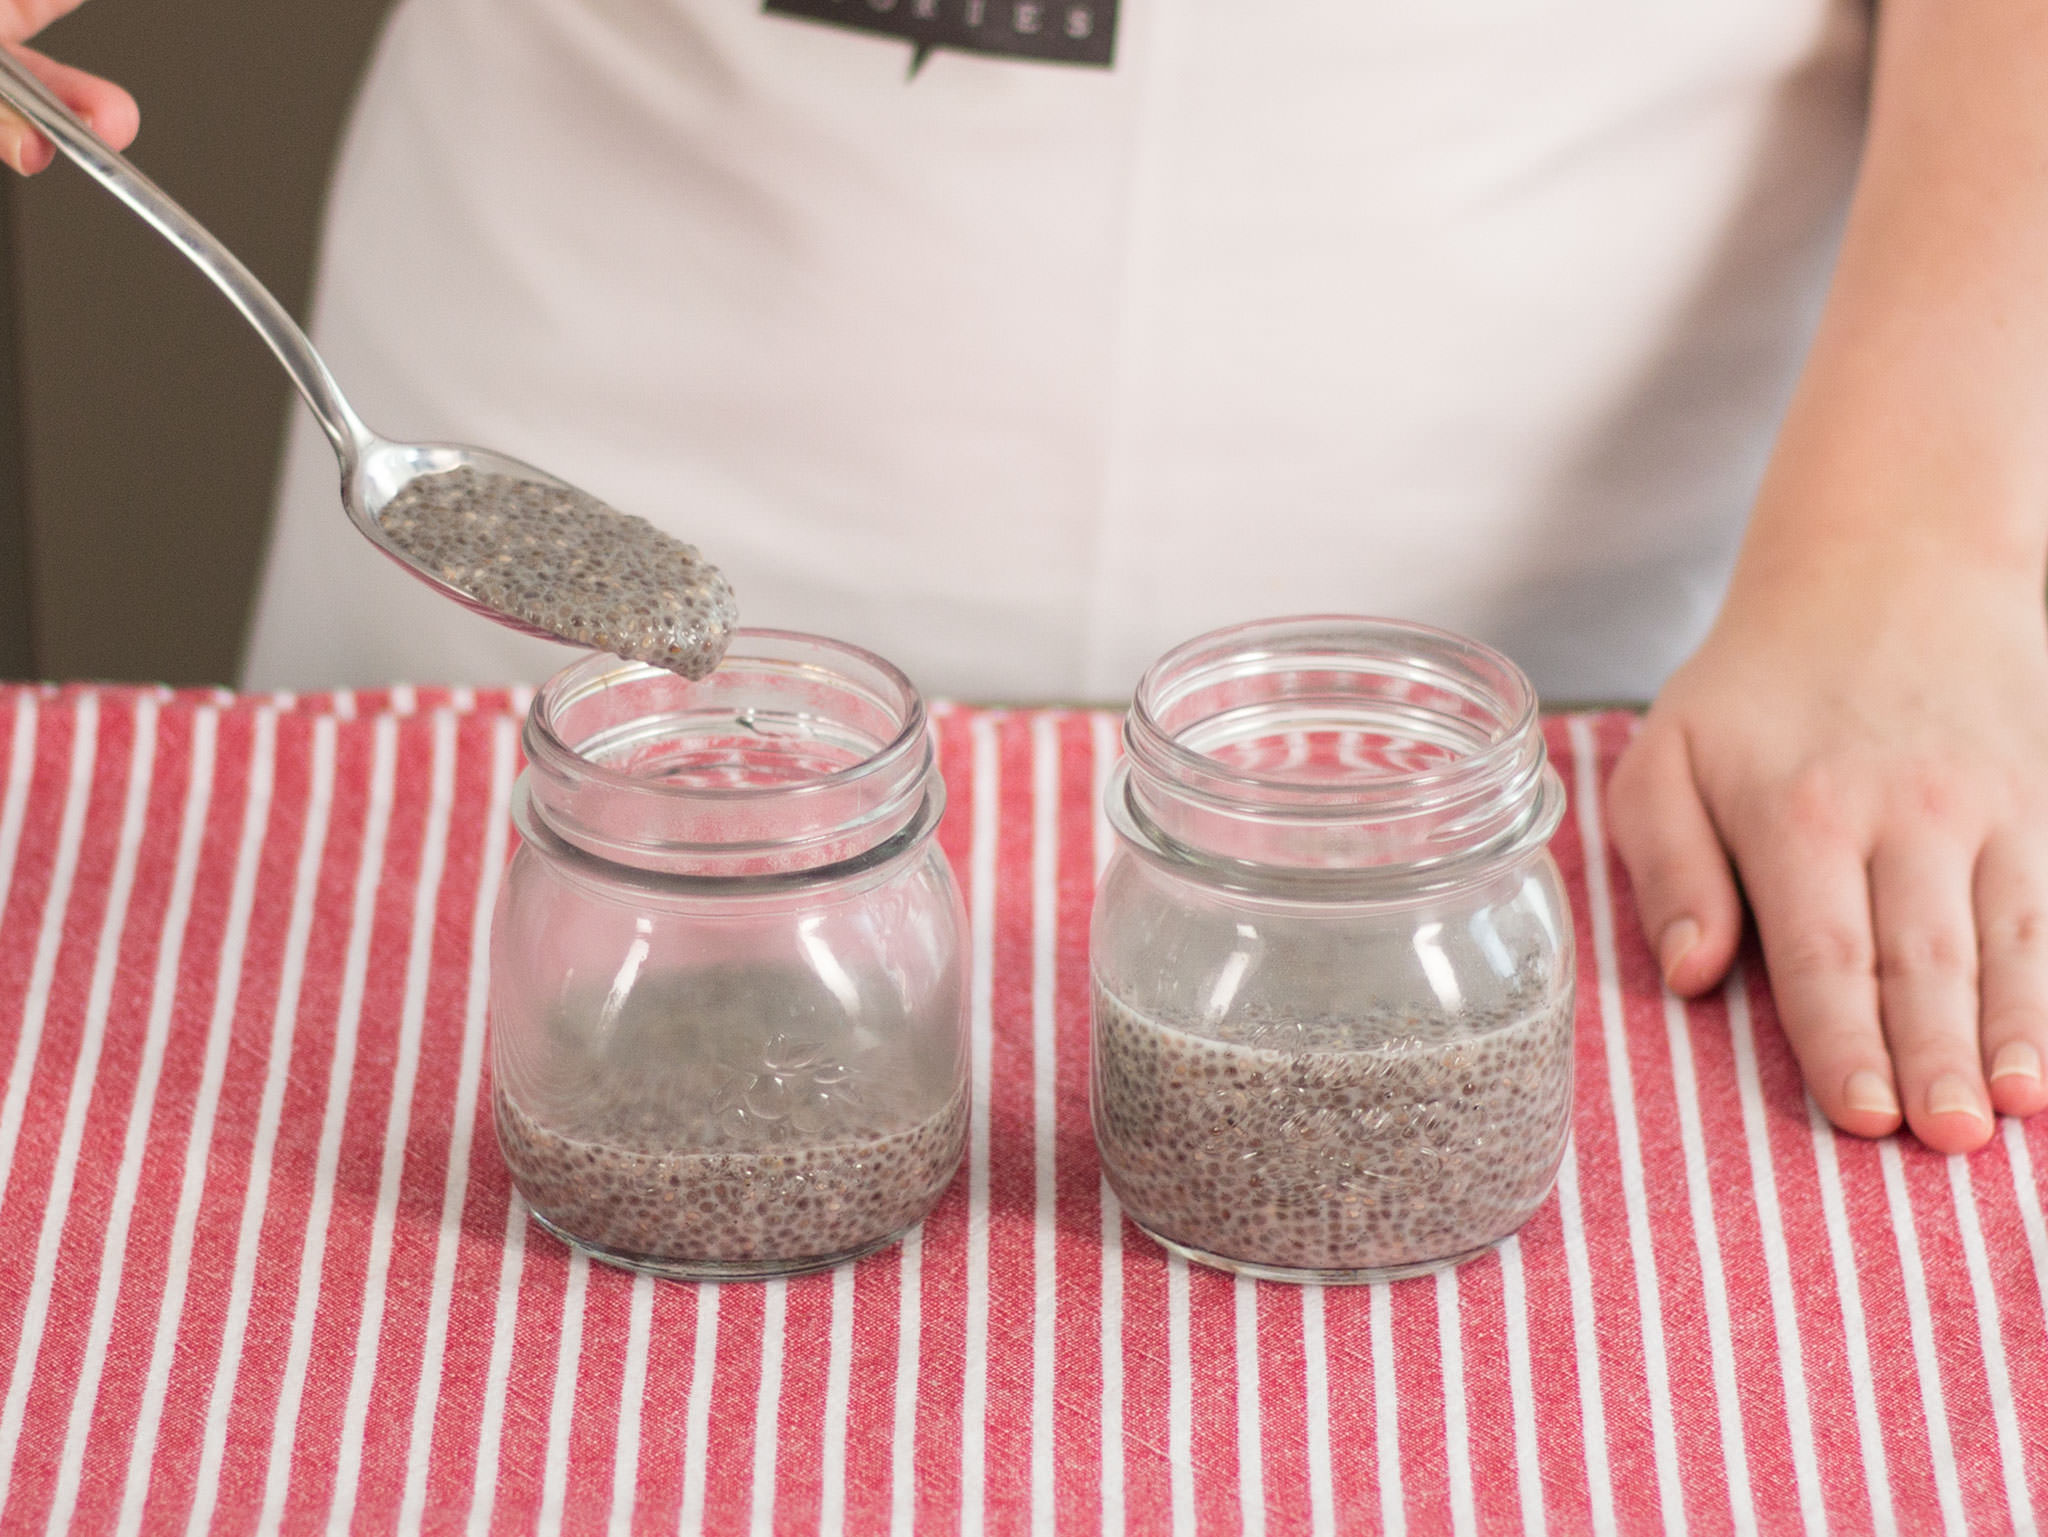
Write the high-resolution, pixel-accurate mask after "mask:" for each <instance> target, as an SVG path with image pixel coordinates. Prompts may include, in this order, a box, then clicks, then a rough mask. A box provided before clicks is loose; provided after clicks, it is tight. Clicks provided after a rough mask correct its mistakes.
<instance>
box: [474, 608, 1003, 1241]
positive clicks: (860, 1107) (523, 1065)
mask: <svg viewBox="0 0 2048 1537" xmlns="http://www.w3.org/2000/svg"><path fill="white" fill-rule="evenodd" d="M524 741H525V748H526V756H527V767H526V770H525V772H524V773H523V774H521V775H520V778H519V782H518V785H517V787H516V789H515V791H514V796H513V816H514V819H515V821H516V823H517V825H518V828H519V832H520V834H521V837H522V839H523V843H522V845H521V847H520V849H519V852H518V854H517V855H516V856H515V857H514V858H513V860H512V863H511V867H510V869H509V870H508V871H507V874H506V880H505V887H504V891H503V894H502V895H501V897H500V899H499V904H498V910H497V916H496V922H495V926H494V929H493V932H492V950H491V1038H492V1065H493V1073H494V1083H493V1093H494V1102H495V1107H496V1114H497V1126H498V1140H499V1144H500V1146H501V1147H502V1148H503V1150H504V1154H505V1160H506V1162H507V1164H508V1165H509V1166H510V1167H511V1170H512V1177H513V1181H514V1183H515V1184H516V1185H517V1186H518V1189H519V1191H520V1193H521V1194H522V1195H523V1196H525V1198H526V1200H527V1202H528V1204H529V1205H530V1206H531V1207H532V1208H533V1211H534V1214H535V1216H536V1217H538V1219H539V1220H540V1221H541V1223H542V1224H543V1225H545V1226H546V1227H548V1228H549V1229H550V1230H552V1231H553V1232H555V1233H556V1234H558V1235H559V1236H561V1237H563V1238H565V1239H567V1240H568V1241H570V1242H571V1243H574V1244H578V1245H580V1246H581V1247H583V1248H585V1249H587V1250H589V1251H590V1252H591V1253H592V1254H594V1255H596V1256H598V1257H600V1258H603V1259H607V1260H611V1261H615V1262H617V1263H620V1264H624V1265H628V1266H631V1267H634V1268H636V1269H641V1270H648V1271H652V1272H655V1273H657V1274H662V1275H670V1276H679V1277H698V1278H720V1277H740V1276H772V1275H788V1274H794V1273H796V1272H798V1271H803V1270H809V1269H815V1268H818V1267H820V1266H825V1265H830V1264H833V1263H836V1262H838V1261H840V1260H844V1259H849V1258H852V1257H853V1256H855V1255H859V1254H863V1253H866V1252H868V1251H869V1250H872V1249H876V1248H879V1247H881V1246H882V1245H884V1244H887V1243H889V1242H890V1241H892V1240H893V1239H895V1238H897V1237H898V1236H900V1235H901V1234H902V1233H903V1232H904V1231H905V1230H906V1229H908V1228H909V1227H910V1226H911V1225H912V1224H914V1223H916V1222H917V1221H918V1220H919V1219H920V1218H922V1217H923V1216H924V1214H925V1213H926V1212H927V1211H928V1210H929V1209H930V1208H931V1206H932V1205H933V1203H934V1202H935V1201H936V1200H937V1199H938V1197H939V1194H940V1192H941V1191H942V1190H944V1188H945V1186H946V1184H947V1183H948V1181H949V1180H950V1179H951V1178H952V1175H953V1171H954V1169H955V1167H956V1166H957V1165H958V1163H959V1161H960V1155H961V1151H962V1148H963V1147H964V1145H965V1138H966V1126H967V1091H966V1079H967V1050H966V1009H967V990H966V986H965V980H964V967H965V948H964V945H963V943H962V933H963V930H964V926H965V925H964V913H963V909H962V905H961V901H960V896H959V892H958V889H957V888H956V886H955V884H954V881H953V878H952V873H951V871H950V869H949V868H948V866H947V864H946V861H945V859H944V857H943V856H942V855H941V854H940V852H939V850H938V848H937V846H936V844H934V842H933V841H932V834H933V832H934V830H935V829H936V828H937V826H938V822H939V816H940V813H941V812H942V810H943V809H944V804H945V788H944V784H943V782H942V781H941V779H940V777H939V773H938V769H937V765H936V762H935V759H934V754H933V750H932V743H931V737H930V732H929V730H928V726H927V721H926V718H925V710H924V703H923V701H922V700H921V699H920V698H919V696H918V693H917V690H916V689H915V688H913V687H912V686H911V684H910V682H909V680H908V679H906V678H905V677H904V676H903V674H902V673H900V672H898V671H897V670H896V669H895V668H894V667H891V666H890V665H889V664H888V663H886V662H884V661H882V660H881V659H880V658H879V657H875V656H871V655H869V654H868V653H866V652H864V651H860V650H858V649H856V648H854V647H852V646H846V645H840V644H838V643H836V642H833V641H828V640H821V639H818V638H816V637H813V636H806V635H795V634H787V633H781V632H776V631H763V630H743V631H741V632H740V633H739V635H738V636H737V637H736V638H735V639H734V641H733V644H732V648H731V650H730V652H729V653H728V655H727V657H726V659H725V662H724V663H723V665H721V666H720V667H719V668H718V670H717V671H716V672H714V673H712V674H711V675H710V676H709V677H708V678H705V679H703V680H702V681H700V682H695V683H692V682H689V681H687V680H685V679H683V678H680V677H678V676H676V675H675V674H673V673H669V672H664V671H662V670H660V669H658V668H653V667H647V666H643V665H639V664H634V663H626V662H621V661H619V660H618V659H617V658H616V657H608V656H595V657H590V658H588V659H586V660H583V661H580V662H578V663H576V664H575V665H573V666H571V667H569V668H568V669H566V670H565V671H563V672H562V673H560V674H558V675H557V676H556V677H555V678H554V679H553V680H552V681H551V682H549V683H548V684H547V686H546V687H545V688H543V689H542V690H541V692H540V694H539V696H538V697H537V698H536V699H535V700H534V703H533V708H532V710H531V711H530V712H529V714H528V716H527V722H526V732H525V738H524Z"/></svg>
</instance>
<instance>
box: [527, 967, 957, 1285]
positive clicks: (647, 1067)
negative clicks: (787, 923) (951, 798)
mask: <svg viewBox="0 0 2048 1537" xmlns="http://www.w3.org/2000/svg"><path fill="white" fill-rule="evenodd" d="M816 989H817V978H816V977H814V976H804V975H801V974H792V973H791V972H789V971H785V970H778V969H770V968H729V969H714V970H711V971H708V972H705V973H697V974H692V975H689V976H686V977H678V978H657V979H655V981H654V982H653V984H652V985H651V986H648V985H645V984H643V986H642V987H641V988H639V989H636V990H635V992H634V993H633V994H632V995H630V996H629V997H628V998H627V999H626V1000H625V1001H624V1004H623V1006H622V1007H619V1008H616V1009H614V1010H613V1011H612V1017H611V1018H610V1019H609V1020H607V1021H602V1022H600V1023H599V1024H598V1025H597V1027H596V1028H593V1016H594V1015H596V1013H597V1011H596V1010H594V1009H593V1010H574V1011H564V1012H563V1014H561V1015H558V1016H557V1018H556V1020H555V1021H553V1022H552V1027H551V1029H550V1032H549V1033H550V1034H551V1036H552V1037H553V1039H552V1040H551V1041H550V1043H549V1046H548V1050H547V1053H546V1055H547V1058H548V1064H549V1065H548V1068H547V1072H546V1078H545V1082H544V1083H542V1084H538V1085H535V1084H526V1083H522V1082H521V1081H520V1073H519V1069H518V1064H517V1063H516V1062H514V1063H510V1064H504V1066H505V1067H507V1068H508V1069H509V1070H508V1071H501V1072H500V1074H499V1075H498V1078H497V1081H496V1083H495V1085H494V1090H493V1098H494V1104H495V1109H496V1119H497V1129H498V1143H499V1146H500V1147H501V1148H502V1149H503V1151H504V1154H505V1162H506V1164H507V1165H508V1166H509V1167H510V1169H511V1171H512V1178H513V1182H514V1184H516V1185H517V1186H518V1189H519V1192H520V1194H521V1195H523V1196H524V1197H525V1198H526V1200H527V1203H528V1204H529V1205H530V1206H531V1207H532V1208H533V1210H534V1213H535V1215H537V1216H538V1217H539V1218H540V1219H541V1221H542V1222H543V1223H545V1224H546V1225H547V1226H548V1227H549V1228H551V1229H553V1230H554V1231H555V1232H556V1233H557V1234H558V1235H559V1236H561V1237H563V1238H566V1239H568V1240H570V1241H571V1242H574V1243H576V1244H579V1245H581V1246H583V1247H584V1248H587V1249H590V1250H592V1251H593V1252H595V1253H597V1254H599V1255H600V1256H602V1257H605V1258H610V1259H615V1260H619V1261H622V1262H624V1263H627V1264H630V1265H634V1266H637V1267H640V1268H645V1269H651V1270H656V1271H667V1272H669V1273H672V1274H692V1275H711V1274H728V1275H744V1274H750V1273H759V1274H771V1273H772V1274H788V1273H792V1272H795V1271H798V1270H805V1269H813V1268H817V1267H819V1266H822V1265H828V1264H832V1263H835V1262H837V1261H839V1260H842V1259H848V1258H851V1257H853V1256H854V1255H857V1254H862V1253H865V1252H867V1251H869V1250H871V1249H875V1248H879V1247H880V1246H881V1245H883V1244H885V1243H887V1242H889V1241H890V1240H892V1239H894V1238H896V1237H897V1236H899V1235H900V1234H902V1233H903V1232H904V1231H905V1230H906V1229H908V1228H909V1227H911V1226H912V1225H913V1224H915V1223H916V1222H917V1221H918V1220H919V1219H920V1218H922V1217H923V1216H924V1214H925V1213H926V1212H927V1211H929V1210H930V1209H931V1207H932V1205H933V1203H934V1202H936V1201H937V1200H938V1198H939V1196H940V1194H941V1193H942V1192H943V1191H944V1190H945V1188H946V1186H947V1184H948V1183H949V1182H950V1181H951V1180H952V1177H953V1173H954V1170H955V1169H956V1168H957V1167H958V1165H959V1162H960V1156H961V1153H962V1151H963V1149H964V1148H965V1146H966V1137H967V1095H966V1091H965V1085H964V1083H962V1082H961V1081H960V1075H959V1073H958V1072H957V1071H955V1070H954V1068H953V1065H951V1064H947V1063H944V1062H940V1061H934V1060H920V1059H918V1058H916V1057H914V1056H912V1055H911V1054H910V1053H908V1052H906V1051H901V1050H897V1051H891V1050H889V1049H888V1047H887V1046H886V1045H884V1046H882V1047H881V1048H880V1049H878V1050H877V1049H870V1050H868V1051H865V1052H863V1051H861V1050H859V1049H858V1045H857V1043H858V1042H859V1041H860V1040H862V1039H864V1038H865V1039H868V1040H870V1041H872V1040H873V1039H874V1038H875V1037H877V1036H879V1037H881V1038H882V1039H883V1040H884V1041H897V1042H900V1041H901V1040H902V1039H903V1037H902V1036H901V1034H900V1032H895V1031H890V1030H886V1029H884V1030H882V1031H872V1030H862V1029H859V1028H857V1027H856V1028H853V1029H845V1028H842V1027H844V1026H845V1025H847V1023H848V1021H847V1020H846V1018H845V1016H844V1013H843V1011H840V1010H838V1009H836V1008H828V1009H824V1010H821V1009H819V1008H817V1007H816V1002H817V1000H816V998H815V996H814V994H815V991H816ZM870 1023H872V1022H870ZM856 1025H857V1022H856Z"/></svg>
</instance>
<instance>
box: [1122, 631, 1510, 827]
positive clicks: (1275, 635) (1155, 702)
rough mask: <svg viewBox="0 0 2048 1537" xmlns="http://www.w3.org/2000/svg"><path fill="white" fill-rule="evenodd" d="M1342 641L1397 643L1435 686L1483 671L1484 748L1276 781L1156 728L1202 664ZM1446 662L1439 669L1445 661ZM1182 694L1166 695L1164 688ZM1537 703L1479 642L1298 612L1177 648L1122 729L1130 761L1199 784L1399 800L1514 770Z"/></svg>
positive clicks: (1141, 692)
mask: <svg viewBox="0 0 2048 1537" xmlns="http://www.w3.org/2000/svg"><path fill="white" fill-rule="evenodd" d="M1347 639H1348V640H1349V642H1350V643H1351V644H1350V646H1349V649H1351V650H1353V651H1357V652H1360V653H1365V652H1368V651H1374V650H1390V649H1391V647H1390V646H1389V645H1388V644H1387V643H1395V644H1398V645H1402V646H1406V647H1408V648H1410V649H1411V651H1414V650H1420V651H1422V652H1424V653H1425V654H1427V660H1428V661H1429V662H1431V663H1432V664H1435V665H1433V666H1432V668H1431V671H1432V672H1433V673H1435V674H1436V676H1437V678H1438V680H1439V681H1449V680H1450V679H1452V678H1453V676H1454V673H1453V671H1452V668H1453V667H1454V666H1456V665H1458V664H1463V665H1464V666H1465V668H1466V670H1467V675H1468V677H1477V676H1479V674H1480V673H1481V671H1482V670H1483V671H1484V672H1485V673H1490V674H1491V675H1492V676H1491V678H1490V679H1488V680H1487V682H1488V683H1490V684H1492V685H1493V686H1494V687H1495V688H1496V689H1497V691H1498V694H1499V703H1500V705H1501V709H1500V711H1499V712H1497V713H1498V717H1499V719H1498V724H1496V725H1494V726H1493V727H1492V728H1491V729H1490V730H1489V732H1488V740H1487V742H1486V744H1485V745H1484V746H1483V747H1481V748H1479V749H1478V750H1477V751H1474V752H1469V753H1461V754H1459V755H1458V756H1457V757H1455V758H1453V759H1452V760H1451V761H1449V762H1448V763H1445V764H1441V765H1437V766H1433V767H1430V768H1424V769H1413V770H1407V771H1402V772H1395V773H1376V774H1375V775H1374V776H1373V778H1372V779H1371V780H1370V781H1369V782H1361V781H1359V780H1357V779H1356V778H1352V779H1342V778H1338V779H1329V780H1307V779H1303V778H1301V777H1300V776H1298V775H1297V776H1290V777H1288V778H1284V779H1283V778H1278V777H1275V776H1272V775H1267V774H1258V773H1253V772H1249V771H1246V770H1242V769H1237V768H1233V767H1232V766H1231V765H1230V764H1228V763H1225V762H1224V761H1223V760H1221V759H1219V758H1217V757H1215V756H1214V755H1213V754H1211V753H1207V752H1204V751H1202V750H1201V749H1200V748H1195V747H1190V746H1188V745H1187V744H1186V743H1185V742H1183V741H1182V740H1181V739H1180V734H1179V733H1177V732H1175V731H1172V730H1169V729H1168V728H1167V727H1166V726H1164V725H1163V724H1162V723H1161V720H1160V716H1161V715H1162V713H1163V710H1162V705H1163V704H1165V703H1166V702H1168V699H1169V698H1171V697H1180V696H1184V695H1185V694H1186V693H1187V692H1190V691H1191V689H1192V686H1193V685H1195V684H1197V683H1199V682H1200V681H1201V680H1202V678H1203V676H1204V672H1203V671H1198V670H1197V669H1199V668H1202V664H1203V663H1204V661H1205V659H1209V660H1210V661H1211V663H1212V665H1213V664H1214V663H1218V662H1229V663H1233V664H1236V665H1239V666H1244V665H1246V664H1254V663H1256V662H1258V661H1260V660H1263V659H1264V658H1266V657H1269V656H1272V657H1278V656H1283V655H1288V654H1293V653H1290V651H1289V649H1288V648H1290V647H1299V645H1300V643H1303V642H1309V641H1322V642H1325V643H1331V642H1339V641H1343V640H1347ZM1446 663H1448V664H1450V665H1449V666H1446V665H1444V664H1446ZM1169 684H1178V685H1181V687H1180V688H1179V690H1178V693H1177V694H1175V695H1171V696H1169V695H1168V685H1169ZM1539 709H1540V705H1539V701H1538V698H1537V694H1536V689H1535V686H1534V685H1533V684H1531V683H1530V681H1529V679H1528V675H1527V674H1525V673H1524V672H1523V671H1522V670H1521V668H1519V667H1517V666H1516V665H1515V664H1514V662H1513V661H1511V660H1510V659H1509V658H1508V657H1507V656H1505V655H1503V654H1502V653H1501V652H1499V651H1496V650H1494V649H1493V648H1492V647H1491V646H1488V645H1486V644H1484V643H1483V642H1480V641H1476V640H1473V639H1471V638H1470V637H1469V636H1465V635H1460V634H1458V633H1457V632H1456V631H1454V630H1447V629H1443V628H1440V627H1439V626H1436V625H1429V624H1421V623H1417V622H1414V621H1411V620H1405V619H1385V618H1377V617H1374V616H1371V615H1362V614H1302V615H1294V616H1289V617H1287V618H1281V619H1254V620H1250V621H1247V622H1245V623H1243V624H1236V625H1229V626H1225V627H1224V628H1221V629H1216V630H1211V631H1208V632H1207V633H1206V634H1202V635H1197V636H1195V637H1194V638H1192V639H1190V640H1186V641H1183V642H1181V643H1180V644H1179V645H1177V646H1175V647H1174V648H1173V649H1172V650H1170V651H1167V652H1166V653H1164V654H1163V655H1162V656H1160V657H1159V658H1158V660H1156V661H1155V662H1153V663H1152V665H1151V666H1150V667H1148V668H1146V669H1145V672H1144V675H1143V676H1142V677H1140V678H1139V680H1138V687H1137V689H1136V691H1135V692H1134V694H1133V695H1132V699H1131V707H1130V712H1129V714H1128V715H1127V716H1126V717H1125V722H1124V741H1125V746H1126V748H1127V749H1128V750H1130V751H1131V753H1132V756H1133V757H1135V758H1150V759H1154V760H1156V759H1165V760H1166V762H1167V763H1168V764H1171V765H1174V766H1177V767H1180V768H1182V769H1185V770H1188V771H1191V772H1193V773H1196V774H1199V775H1200V776H1202V777H1203V778H1205V779H1209V780H1217V781H1221V782H1223V783H1225V784H1234V785H1237V786H1240V787H1242V788H1243V789H1244V790H1246V791H1250V792H1253V793H1254V794H1256V793H1257V792H1260V791H1266V790H1272V791H1279V792H1282V793H1284V794H1287V795H1289V796H1290V797H1292V796H1296V795H1301V794H1315V793H1318V792H1321V793H1335V794H1339V795H1342V796H1346V797H1364V796H1369V797H1371V798H1373V799H1382V798H1386V799H1396V798H1400V799H1405V798H1408V797H1411V796H1421V795H1426V794H1427V793H1428V792H1429V791H1431V790H1433V789H1436V788H1438V787H1441V786H1446V785H1450V784H1453V783H1462V782H1466V781H1469V780H1471V779H1473V778H1475V777H1486V776H1487V775H1489V774H1490V773H1492V772H1494V771H1495V770H1496V769H1498V768H1500V767H1502V766H1505V765H1508V764H1511V763H1512V762H1513V760H1514V759H1515V758H1516V757H1517V756H1518V754H1519V753H1520V752H1521V751H1522V745H1521V744H1522V743H1523V742H1524V741H1525V740H1526V739H1527V737H1528V735H1529V733H1530V732H1531V731H1532V730H1533V729H1534V727H1535V726H1536V723H1537V717H1538V713H1539Z"/></svg>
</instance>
